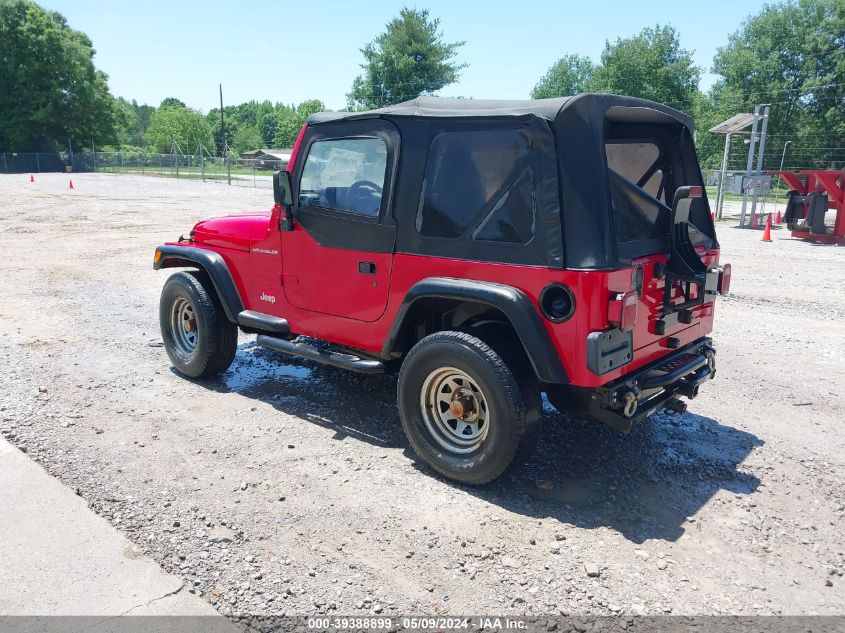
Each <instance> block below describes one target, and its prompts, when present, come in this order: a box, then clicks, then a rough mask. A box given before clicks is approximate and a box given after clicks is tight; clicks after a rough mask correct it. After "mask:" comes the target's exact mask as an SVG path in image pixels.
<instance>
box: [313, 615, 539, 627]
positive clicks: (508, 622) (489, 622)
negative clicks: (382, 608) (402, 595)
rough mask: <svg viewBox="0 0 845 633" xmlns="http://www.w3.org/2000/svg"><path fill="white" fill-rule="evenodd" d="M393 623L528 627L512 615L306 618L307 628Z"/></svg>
mask: <svg viewBox="0 0 845 633" xmlns="http://www.w3.org/2000/svg"><path fill="white" fill-rule="evenodd" d="M395 626H399V627H401V628H402V629H405V630H409V631H428V630H488V631H520V630H525V629H526V628H527V623H526V622H525V620H522V619H520V618H511V617H498V616H485V617H472V618H470V617H441V616H437V617H435V616H432V617H426V616H420V617H402V618H391V617H379V616H369V617H368V616H359V617H349V618H344V617H315V618H308V628H309V629H311V630H326V629H332V630H338V631H342V630H360V629H369V630H389V629H393V628H394V627H395Z"/></svg>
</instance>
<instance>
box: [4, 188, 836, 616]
mask: <svg viewBox="0 0 845 633" xmlns="http://www.w3.org/2000/svg"><path fill="white" fill-rule="evenodd" d="M74 185H75V187H76V188H75V189H74V190H73V191H69V190H68V189H67V177H66V176H63V175H59V174H52V175H47V174H45V175H40V176H38V178H37V182H36V183H34V184H33V183H29V182H28V175H18V176H0V208H2V209H3V214H2V217H0V248H1V249H2V253H3V255H4V257H3V261H4V268H5V271H4V275H3V277H2V281H0V290H2V296H3V301H2V303H0V359H2V362H3V364H4V365H5V367H6V370H5V371H4V372H3V373H2V375H1V376H0V388H2V391H0V420H2V422H0V431H2V434H3V435H4V436H5V437H6V438H8V439H9V440H10V441H11V442H13V443H14V444H15V445H17V446H18V447H19V448H20V449H21V450H23V451H26V452H27V453H28V454H29V455H30V456H31V457H32V458H33V459H35V460H36V461H38V462H39V463H41V464H43V465H44V467H45V468H46V469H47V470H48V471H49V472H50V473H51V474H53V475H54V476H55V477H57V478H59V479H60V480H61V481H63V482H64V483H65V484H67V485H68V486H70V487H72V488H75V489H76V491H77V492H78V494H79V495H81V496H82V497H83V498H84V499H85V500H86V501H87V502H88V503H89V505H90V506H91V507H92V508H93V509H94V510H95V511H97V512H98V513H99V514H101V515H102V516H104V517H106V518H107V519H108V520H109V521H111V523H112V524H113V525H115V526H116V527H117V528H118V529H119V530H121V531H122V532H123V533H124V534H126V535H127V536H128V537H129V538H130V539H131V540H132V541H134V542H135V543H136V544H137V545H138V547H139V548H140V549H142V550H143V551H144V552H146V553H148V554H149V555H150V556H152V557H153V558H154V559H156V560H157V561H159V563H160V564H161V565H162V566H163V567H164V568H165V569H167V570H168V571H172V572H174V573H177V574H181V575H182V576H183V577H184V578H185V581H186V584H187V585H188V587H189V588H190V590H191V591H193V592H195V593H197V594H199V595H201V596H203V597H204V598H206V599H207V600H208V601H210V602H211V603H212V604H213V605H215V606H216V607H217V608H218V609H219V610H220V611H221V612H223V613H224V614H231V613H253V614H271V613H272V614H297V615H301V614H315V613H337V614H365V613H381V614H385V615H390V614H393V615H398V614H410V613H428V614H470V613H491V612H493V613H499V614H524V615H532V614H533V615H542V614H558V613H566V614H570V613H576V614H596V615H598V614H605V615H608V614H620V615H625V616H630V615H637V614H660V613H673V614H688V615H693V614H745V615H754V614H780V613H783V614H843V613H845V591H843V590H842V589H843V587H845V579H843V572H845V543H843V538H842V528H843V525H845V522H843V518H845V485H843V480H844V479H845V477H843V475H845V450H843V449H845V435H843V433H842V423H843V420H845V406H843V404H845V402H843V400H845V398H844V397H843V393H844V392H845V369H843V366H845V363H843V361H845V330H844V329H843V323H845V285H843V283H842V280H843V279H845V248H837V247H831V246H817V245H811V244H807V243H804V242H800V241H796V240H791V239H788V236H787V235H786V231H785V230H776V231H775V232H774V241H773V242H772V243H770V244H765V243H761V242H760V234H759V233H756V232H751V231H742V230H738V229H734V228H732V226H731V224H730V223H728V222H725V223H722V225H721V226H720V239H721V241H722V244H723V261H727V262H731V263H732V264H733V267H734V268H733V269H734V277H733V291H734V292H733V295H732V296H731V297H729V298H725V299H723V300H720V302H719V307H718V311H717V312H718V313H717V324H716V330H715V332H714V337H715V339H716V342H717V346H718V348H719V375H718V377H717V378H716V379H715V381H713V382H712V383H710V384H708V385H706V386H705V388H704V389H703V393H702V395H701V396H700V397H699V398H698V399H697V400H695V401H694V402H693V403H692V404H691V406H690V411H689V412H688V413H687V414H684V415H675V416H669V415H658V416H655V417H654V418H652V419H651V420H650V421H648V422H647V423H644V424H642V425H640V426H638V427H637V428H636V429H635V430H634V431H633V432H632V433H631V434H630V435H629V436H627V437H623V436H621V435H619V434H617V433H616V432H614V431H612V430H611V429H609V428H604V427H601V426H598V425H593V424H589V423H584V422H578V421H572V420H565V419H561V418H560V416H558V415H557V414H556V413H555V412H554V410H553V409H551V407H549V406H548V405H547V407H546V411H545V431H544V439H543V441H542V442H541V447H540V449H539V450H538V452H537V453H536V454H535V456H534V458H533V460H532V461H531V462H530V463H529V464H528V465H526V466H524V467H522V468H521V469H519V470H517V471H515V472H513V473H511V474H509V475H506V476H505V477H503V478H502V479H500V480H499V481H497V482H495V483H494V484H492V485H489V486H487V487H483V488H469V487H463V486H459V485H455V484H453V483H450V482H447V481H445V480H442V479H440V478H439V477H437V476H435V475H434V474H432V472H431V471H429V470H428V469H426V468H425V467H424V466H418V465H417V464H416V463H415V462H414V460H413V455H412V453H411V452H410V450H409V448H408V445H407V442H406V441H405V439H404V437H403V435H402V430H401V426H400V424H399V420H398V416H397V412H396V405H395V381H394V380H393V379H391V378H382V379H378V380H373V379H369V378H366V379H362V378H358V377H355V376H352V375H349V374H346V373H344V372H342V371H340V370H334V369H331V368H326V367H322V366H317V365H313V364H310V363H308V362H298V361H295V360H293V361H292V360H291V359H289V358H286V357H283V356H278V355H274V354H273V353H272V352H268V351H265V350H262V349H260V348H258V347H257V346H256V345H255V343H254V339H253V337H249V336H243V335H242V336H241V339H240V347H239V350H238V355H237V359H236V361H235V363H234V365H233V366H232V368H231V369H230V371H228V372H227V373H226V374H225V376H224V377H223V378H221V379H218V380H214V381H209V382H190V381H187V380H184V379H181V378H179V377H177V376H176V375H175V374H174V373H173V372H172V370H171V369H170V365H169V362H168V360H167V356H166V354H165V353H164V350H163V349H162V348H161V346H160V336H159V332H158V316H157V315H158V308H157V306H158V294H159V290H160V288H161V285H162V283H163V281H164V278H165V273H156V272H154V271H153V270H152V269H151V263H152V253H153V248H154V246H155V245H156V244H158V243H160V242H162V241H164V240H167V239H173V238H175V237H177V236H178V235H179V234H180V233H185V232H187V231H188V230H189V229H190V227H191V226H192V224H193V223H194V222H195V221H196V220H198V219H200V218H202V217H205V216H210V215H215V214H219V213H221V212H230V211H237V210H248V209H256V208H258V209H260V208H266V207H267V206H268V204H270V201H269V197H270V194H269V192H268V191H266V190H264V189H257V190H253V189H244V188H234V187H231V188H230V187H226V186H225V185H221V184H203V183H198V182H188V181H172V180H167V179H156V178H145V177H134V176H111V175H84V174H79V175H74Z"/></svg>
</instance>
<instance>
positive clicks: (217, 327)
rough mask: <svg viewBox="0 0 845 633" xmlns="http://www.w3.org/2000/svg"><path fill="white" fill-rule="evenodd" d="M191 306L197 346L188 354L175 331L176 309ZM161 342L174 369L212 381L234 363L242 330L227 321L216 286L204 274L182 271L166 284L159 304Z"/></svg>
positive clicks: (192, 376)
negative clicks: (211, 378)
mask: <svg viewBox="0 0 845 633" xmlns="http://www.w3.org/2000/svg"><path fill="white" fill-rule="evenodd" d="M174 305H176V306H186V305H187V306H189V307H190V309H191V310H192V314H193V315H194V320H195V334H196V337H195V343H194V346H193V350H192V351H190V352H188V353H186V351H185V345H184V344H182V345H181V347H180V343H179V342H178V341H179V334H178V333H177V332H174V325H173V323H172V322H173V318H172V317H173V310H174ZM159 323H160V325H161V340H162V341H163V342H164V349H165V350H166V351H167V355H168V356H169V357H170V362H171V363H173V367H174V368H175V369H176V371H178V372H179V373H180V374H182V375H183V376H187V377H188V378H210V377H212V376H216V375H218V374H221V373H223V372H224V371H226V370H227V369H228V368H229V365H231V364H232V361H233V360H234V358H235V352H236V350H237V345H238V328H237V326H236V325H235V324H234V323H231V322H230V321H229V320H228V319H227V318H226V313H225V312H224V310H223V306H222V305H221V303H220V299H219V298H218V297H217V293H216V292H215V290H214V286H213V284H212V283H211V280H210V279H209V278H208V275H207V274H206V273H205V272H203V271H196V272H193V271H192V272H179V273H176V274H175V275H171V276H170V277H169V278H168V279H167V281H166V282H165V283H164V288H162V290H161V301H160V302H159Z"/></svg>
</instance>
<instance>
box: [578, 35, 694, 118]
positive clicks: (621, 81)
mask: <svg viewBox="0 0 845 633" xmlns="http://www.w3.org/2000/svg"><path fill="white" fill-rule="evenodd" d="M700 77H701V69H699V68H698V67H697V66H695V65H694V64H693V62H692V54H691V53H690V52H689V51H687V50H686V49H683V48H681V44H680V40H679V38H678V32H677V31H676V30H675V29H674V28H672V27H671V26H660V25H657V26H656V27H654V28H653V29H652V28H645V29H643V30H642V31H640V33H639V34H638V35H635V36H633V37H628V38H624V39H623V38H619V39H617V40H616V42H615V43H614V44H611V43H610V42H606V43H605V46H604V51H603V52H602V54H601V64H600V65H599V66H598V67H597V68H596V69H595V72H594V73H593V76H592V78H591V79H590V81H589V82H588V86H589V89H590V90H591V91H593V92H611V93H615V94H621V95H627V96H630V97H642V98H643V99H651V100H652V101H657V102H660V103H664V104H666V105H669V106H672V107H673V108H677V109H678V110H683V111H686V112H689V111H691V110H692V109H693V107H694V105H695V103H696V95H697V94H698V82H699V79H700Z"/></svg>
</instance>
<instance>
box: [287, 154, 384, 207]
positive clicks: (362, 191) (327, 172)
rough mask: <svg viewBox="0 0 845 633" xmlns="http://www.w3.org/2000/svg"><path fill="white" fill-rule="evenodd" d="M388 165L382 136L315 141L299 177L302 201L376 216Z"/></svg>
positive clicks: (306, 203)
mask: <svg viewBox="0 0 845 633" xmlns="http://www.w3.org/2000/svg"><path fill="white" fill-rule="evenodd" d="M386 168H387V146H386V145H385V144H384V141H383V140H382V139H380V138H343V139H328V140H323V141H315V142H314V143H312V144H311V149H310V150H309V152H308V158H307V159H306V160H305V165H304V167H303V169H302V177H301V178H300V180H299V203H300V204H302V205H308V206H314V207H320V208H323V209H334V210H337V211H345V212H347V213H354V214H357V215H362V216H366V217H371V218H377V217H378V215H379V210H380V208H381V196H382V188H383V187H384V175H385V170H386Z"/></svg>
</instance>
